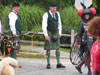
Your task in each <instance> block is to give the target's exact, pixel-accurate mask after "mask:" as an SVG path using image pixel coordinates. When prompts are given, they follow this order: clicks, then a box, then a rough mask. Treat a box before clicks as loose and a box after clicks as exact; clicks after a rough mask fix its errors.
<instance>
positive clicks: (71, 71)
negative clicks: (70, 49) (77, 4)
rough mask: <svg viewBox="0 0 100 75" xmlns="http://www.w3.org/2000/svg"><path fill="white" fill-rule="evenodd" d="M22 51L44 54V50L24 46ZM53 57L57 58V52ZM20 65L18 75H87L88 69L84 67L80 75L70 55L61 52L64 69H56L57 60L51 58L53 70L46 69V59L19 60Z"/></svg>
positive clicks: (16, 70) (53, 53)
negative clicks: (27, 50)
mask: <svg viewBox="0 0 100 75" xmlns="http://www.w3.org/2000/svg"><path fill="white" fill-rule="evenodd" d="M22 49H29V50H34V51H39V52H42V53H43V54H44V55H45V50H44V49H43V48H36V47H27V46H23V47H22ZM51 56H55V51H52V52H51ZM0 58H2V57H0ZM17 60H18V63H19V65H21V66H22V68H18V69H15V72H16V75H87V68H85V67H84V66H83V67H82V71H83V74H79V73H78V71H77V70H76V69H75V66H74V65H72V64H71V63H70V60H69V53H65V52H61V59H60V60H61V63H62V64H63V65H65V66H66V68H64V69H57V68H56V58H51V60H50V61H51V69H46V63H47V62H46V59H45V58H41V59H36V58H35V59H34V58H33V59H32V58H18V59H17Z"/></svg>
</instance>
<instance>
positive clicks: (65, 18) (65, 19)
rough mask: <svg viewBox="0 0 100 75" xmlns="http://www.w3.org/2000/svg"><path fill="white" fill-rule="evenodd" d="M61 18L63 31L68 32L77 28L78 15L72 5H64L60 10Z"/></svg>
mask: <svg viewBox="0 0 100 75" xmlns="http://www.w3.org/2000/svg"><path fill="white" fill-rule="evenodd" d="M61 19H62V25H63V33H70V31H71V30H72V29H74V30H77V29H78V25H79V23H80V17H79V16H78V15H77V10H76V9H75V8H73V7H65V8H64V9H63V10H61Z"/></svg>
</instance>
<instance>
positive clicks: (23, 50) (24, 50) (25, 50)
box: [20, 49, 40, 53]
mask: <svg viewBox="0 0 100 75" xmlns="http://www.w3.org/2000/svg"><path fill="white" fill-rule="evenodd" d="M20 52H30V53H40V52H38V51H31V50H27V49H21V50H20Z"/></svg>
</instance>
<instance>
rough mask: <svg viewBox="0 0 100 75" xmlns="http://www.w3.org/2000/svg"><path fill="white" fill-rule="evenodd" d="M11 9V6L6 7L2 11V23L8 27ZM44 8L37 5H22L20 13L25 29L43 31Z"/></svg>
mask: <svg viewBox="0 0 100 75" xmlns="http://www.w3.org/2000/svg"><path fill="white" fill-rule="evenodd" d="M10 11H11V7H10V6H8V7H5V8H4V9H3V11H2V24H3V25H4V26H5V27H4V28H7V27H8V22H7V20H8V18H7V16H8V14H9V12H10ZM43 13H44V10H43V9H41V8H39V7H37V6H35V5H34V6H29V5H26V6H24V5H21V8H20V12H19V15H20V16H21V19H22V23H23V31H41V30H42V29H41V24H42V15H43Z"/></svg>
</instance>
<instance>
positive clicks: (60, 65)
mask: <svg viewBox="0 0 100 75" xmlns="http://www.w3.org/2000/svg"><path fill="white" fill-rule="evenodd" d="M56 68H65V66H64V65H62V64H57V66H56Z"/></svg>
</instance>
